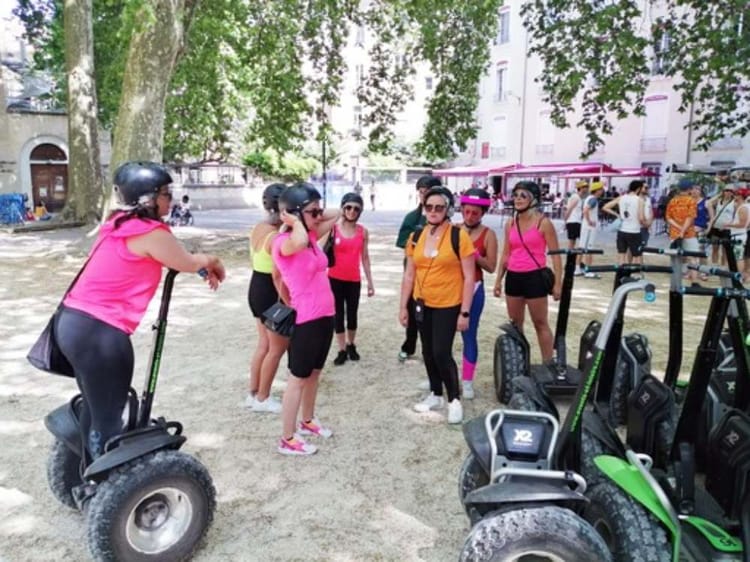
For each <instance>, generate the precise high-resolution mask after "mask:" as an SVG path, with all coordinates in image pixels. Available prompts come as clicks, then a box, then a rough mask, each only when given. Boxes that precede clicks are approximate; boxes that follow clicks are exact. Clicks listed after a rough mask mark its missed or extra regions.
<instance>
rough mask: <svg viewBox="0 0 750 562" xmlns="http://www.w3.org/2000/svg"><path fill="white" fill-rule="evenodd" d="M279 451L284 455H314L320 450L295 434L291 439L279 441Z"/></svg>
mask: <svg viewBox="0 0 750 562" xmlns="http://www.w3.org/2000/svg"><path fill="white" fill-rule="evenodd" d="M277 451H278V452H279V453H281V454H282V455H313V454H315V453H316V452H317V451H318V448H317V447H316V446H315V445H312V444H311V443H308V442H307V441H305V440H304V439H302V438H300V436H299V435H296V434H295V435H294V437H292V438H291V439H284V438H283V437H282V438H281V439H279V446H278V448H277Z"/></svg>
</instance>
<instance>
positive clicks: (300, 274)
mask: <svg viewBox="0 0 750 562" xmlns="http://www.w3.org/2000/svg"><path fill="white" fill-rule="evenodd" d="M290 236H291V234H290V233H289V232H284V233H283V234H279V235H278V236H277V237H276V238H275V239H274V241H273V244H272V246H271V248H272V251H271V255H272V256H273V263H274V264H275V265H276V267H277V268H278V270H279V272H280V273H281V278H282V279H283V280H284V284H285V285H286V286H287V288H288V289H289V296H290V297H291V300H292V302H290V303H289V306H291V307H292V308H293V309H295V310H296V311H297V324H304V323H305V322H310V321H311V320H317V319H318V318H325V317H326V316H333V314H334V312H335V307H334V302H333V293H332V292H331V283H330V282H329V281H328V275H327V274H326V271H327V269H328V259H327V258H326V255H325V254H324V253H323V250H321V249H320V248H319V247H318V242H317V240H316V238H315V234H314V233H313V232H310V233H309V238H310V246H309V247H307V248H305V249H304V250H301V251H299V252H296V253H294V254H292V255H290V256H283V255H281V245H282V244H283V243H284V241H285V240H287V239H288V238H289V237H290Z"/></svg>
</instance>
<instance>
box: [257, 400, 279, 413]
mask: <svg viewBox="0 0 750 562" xmlns="http://www.w3.org/2000/svg"><path fill="white" fill-rule="evenodd" d="M250 409H251V410H252V411H253V412H270V413H271V414H278V413H279V412H281V402H279V401H278V400H277V399H276V398H274V397H273V396H269V397H268V398H266V399H265V400H258V399H257V398H255V399H254V402H253V405H252V406H251V407H250Z"/></svg>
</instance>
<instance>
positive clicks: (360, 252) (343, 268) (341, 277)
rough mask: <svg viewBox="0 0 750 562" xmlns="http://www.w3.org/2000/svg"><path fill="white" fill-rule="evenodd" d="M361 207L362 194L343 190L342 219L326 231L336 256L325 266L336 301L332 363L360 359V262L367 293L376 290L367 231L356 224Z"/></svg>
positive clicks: (362, 203)
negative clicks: (357, 339) (335, 352)
mask: <svg viewBox="0 0 750 562" xmlns="http://www.w3.org/2000/svg"><path fill="white" fill-rule="evenodd" d="M363 208H364V201H363V200H362V197H360V196H359V195H358V194H356V193H346V194H345V195H344V196H343V197H342V198H341V219H340V220H339V222H338V223H336V224H335V225H334V226H333V230H331V233H330V234H329V236H333V253H334V255H335V256H336V263H335V264H334V265H333V266H332V267H330V268H329V269H328V278H329V279H330V281H331V290H332V291H333V298H334V301H335V304H336V316H335V319H334V332H335V334H336V343H337V344H338V347H339V353H338V355H337V356H336V358H335V359H334V360H333V364H334V365H343V364H344V363H345V362H346V360H347V359H350V360H352V361H359V353H357V347H356V346H355V345H354V339H355V337H356V336H357V312H358V310H359V293H360V290H361V288H362V283H361V275H360V264H361V266H362V269H364V271H365V276H366V277H367V296H368V297H371V296H373V295H374V294H375V288H374V286H373V284H372V273H371V271H370V253H369V251H368V249H367V242H368V238H369V233H368V232H367V229H366V228H365V227H364V226H362V225H361V224H358V221H359V216H360V215H361V214H362V209H363ZM344 317H346V326H344Z"/></svg>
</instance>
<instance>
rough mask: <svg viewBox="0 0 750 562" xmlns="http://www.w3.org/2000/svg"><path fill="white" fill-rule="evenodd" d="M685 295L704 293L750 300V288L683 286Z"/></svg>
mask: <svg viewBox="0 0 750 562" xmlns="http://www.w3.org/2000/svg"><path fill="white" fill-rule="evenodd" d="M680 292H682V294H683V295H702V296H704V297H725V298H740V299H748V300H750V289H734V288H731V287H717V288H715V289H713V288H711V287H682V289H680Z"/></svg>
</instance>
